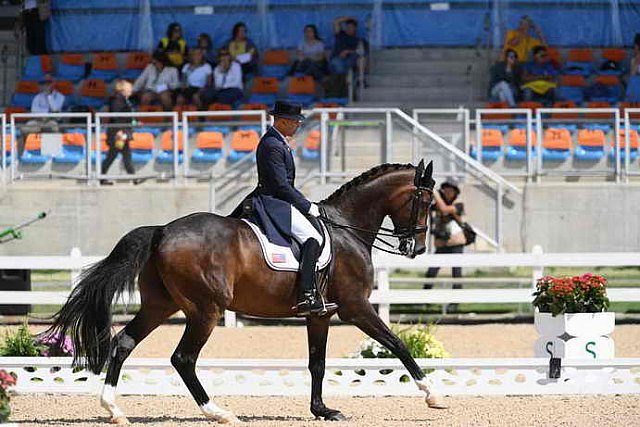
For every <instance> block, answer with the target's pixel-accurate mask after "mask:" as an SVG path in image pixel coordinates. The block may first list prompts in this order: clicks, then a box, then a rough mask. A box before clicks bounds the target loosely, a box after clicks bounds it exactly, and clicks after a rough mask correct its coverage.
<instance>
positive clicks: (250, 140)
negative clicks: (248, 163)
mask: <svg viewBox="0 0 640 427" xmlns="http://www.w3.org/2000/svg"><path fill="white" fill-rule="evenodd" d="M258 142H260V138H259V137H258V132H256V131H255V130H237V131H235V132H233V135H232V137H231V149H232V150H234V151H242V152H247V151H253V150H255V149H256V147H257V146H258Z"/></svg>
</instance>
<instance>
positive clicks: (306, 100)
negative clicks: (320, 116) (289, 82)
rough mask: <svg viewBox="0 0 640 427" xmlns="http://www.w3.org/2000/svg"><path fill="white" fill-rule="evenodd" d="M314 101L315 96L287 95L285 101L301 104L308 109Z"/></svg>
mask: <svg viewBox="0 0 640 427" xmlns="http://www.w3.org/2000/svg"><path fill="white" fill-rule="evenodd" d="M315 100H316V96H315V95H311V94H302V93H301V94H288V95H287V101H289V102H295V103H297V104H302V106H303V107H305V108H306V107H309V105H311V104H312V103H313V102H314V101H315Z"/></svg>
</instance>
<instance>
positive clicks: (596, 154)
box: [573, 145, 604, 161]
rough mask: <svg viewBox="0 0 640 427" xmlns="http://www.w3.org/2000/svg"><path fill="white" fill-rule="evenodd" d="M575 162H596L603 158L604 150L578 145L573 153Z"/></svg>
mask: <svg viewBox="0 0 640 427" xmlns="http://www.w3.org/2000/svg"><path fill="white" fill-rule="evenodd" d="M573 155H574V157H575V158H576V160H581V161H598V160H600V159H602V158H603V157H604V148H602V147H586V146H582V145H578V146H577V147H576V149H575V151H574V153H573Z"/></svg>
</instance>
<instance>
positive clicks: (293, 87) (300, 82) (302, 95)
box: [287, 76, 316, 107]
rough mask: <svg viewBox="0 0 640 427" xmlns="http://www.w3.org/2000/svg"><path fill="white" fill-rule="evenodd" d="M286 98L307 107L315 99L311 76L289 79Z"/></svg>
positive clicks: (314, 84) (313, 82) (314, 87)
mask: <svg viewBox="0 0 640 427" xmlns="http://www.w3.org/2000/svg"><path fill="white" fill-rule="evenodd" d="M287 98H288V99H289V101H291V102H297V103H299V104H302V105H303V106H304V107H308V106H309V105H311V104H312V103H313V101H315V99H316V83H315V81H314V80H313V77H311V76H300V77H291V79H289V91H288V93H287Z"/></svg>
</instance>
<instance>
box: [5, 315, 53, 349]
mask: <svg viewBox="0 0 640 427" xmlns="http://www.w3.org/2000/svg"><path fill="white" fill-rule="evenodd" d="M45 348H46V347H45V346H43V345H40V344H38V343H37V342H36V339H35V338H34V337H33V336H32V335H31V334H30V333H29V328H28V327H27V324H26V323H25V324H23V325H22V326H20V327H19V328H18V330H17V331H15V332H13V333H10V332H6V333H5V335H4V342H2V343H0V356H7V357H37V356H40V355H41V354H42V352H43V351H44V350H45Z"/></svg>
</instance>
